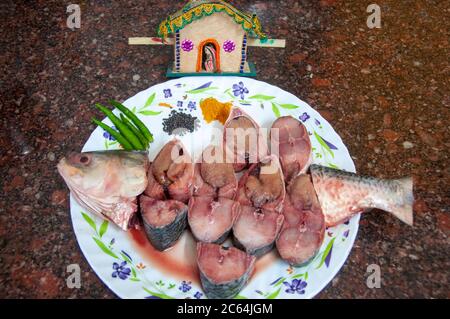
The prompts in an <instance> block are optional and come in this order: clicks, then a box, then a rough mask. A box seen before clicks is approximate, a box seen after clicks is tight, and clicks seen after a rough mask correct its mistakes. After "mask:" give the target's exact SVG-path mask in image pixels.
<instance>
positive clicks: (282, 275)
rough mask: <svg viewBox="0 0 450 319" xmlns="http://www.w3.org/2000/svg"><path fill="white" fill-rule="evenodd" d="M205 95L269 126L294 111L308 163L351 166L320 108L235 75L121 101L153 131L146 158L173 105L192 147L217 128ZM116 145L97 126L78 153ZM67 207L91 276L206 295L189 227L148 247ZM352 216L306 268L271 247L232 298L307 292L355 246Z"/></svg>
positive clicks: (124, 285)
mask: <svg viewBox="0 0 450 319" xmlns="http://www.w3.org/2000/svg"><path fill="white" fill-rule="evenodd" d="M247 92H248V93H247ZM241 93H242V94H243V95H241ZM211 96H212V97H215V98H216V99H218V100H219V101H221V102H228V101H233V103H234V105H235V106H240V107H241V108H242V109H243V110H244V111H245V112H247V113H248V114H249V115H250V116H252V117H253V118H254V119H255V120H256V121H257V122H258V123H259V124H260V125H261V126H262V127H270V126H271V124H272V122H273V121H274V120H275V119H276V117H277V115H278V116H279V115H292V116H294V117H296V118H298V119H300V120H301V121H302V122H303V124H304V125H305V126H306V128H307V129H308V132H309V133H310V137H311V143H312V146H313V153H314V160H313V161H314V163H317V164H322V165H328V166H336V167H338V168H340V169H344V170H347V171H351V172H354V171H355V166H354V164H353V161H352V159H351V157H350V155H349V153H348V151H347V148H346V147H345V145H344V144H343V143H342V140H341V139H340V137H339V136H338V135H337V134H336V132H335V131H334V130H333V128H332V127H331V126H330V124H329V123H328V122H327V121H326V120H325V119H324V118H322V117H321V116H320V114H319V113H318V112H316V111H315V110H314V109H312V108H311V107H310V106H309V105H308V104H306V103H305V102H303V101H301V100H299V99H298V98H297V97H295V96H294V95H292V94H290V93H288V92H286V91H283V90H281V89H280V88H277V87H275V86H272V85H269V84H267V83H264V82H261V81H256V80H253V79H248V78H239V77H186V78H181V79H176V80H171V81H168V82H165V83H161V84H158V85H155V86H153V87H151V88H149V89H147V90H145V91H142V92H140V93H138V94H136V95H135V96H133V97H131V98H129V99H128V100H127V101H125V102H124V105H125V106H127V107H129V108H130V109H134V111H135V112H136V114H137V115H138V116H139V117H140V119H141V120H142V121H144V123H145V124H146V125H147V126H148V128H149V129H150V130H151V132H152V133H153V135H154V137H155V142H154V143H153V144H151V149H150V154H149V156H150V159H151V160H153V158H154V157H155V156H156V154H157V153H158V151H159V150H160V149H161V147H162V146H163V145H164V144H165V143H166V142H168V141H169V140H170V139H171V138H173V137H174V136H173V135H172V136H169V135H168V134H167V133H165V132H164V131H163V129H162V128H163V126H162V121H163V119H165V118H168V116H169V113H170V112H171V111H173V110H177V111H183V112H185V113H189V114H191V115H192V116H196V117H197V119H198V128H197V130H196V131H194V132H193V133H188V134H184V135H183V136H181V137H180V136H177V137H178V138H179V139H180V140H181V141H182V142H183V143H184V144H185V145H186V146H187V147H188V148H190V149H191V152H195V154H199V152H201V148H202V145H203V146H204V145H206V144H207V143H208V142H209V140H210V135H211V131H212V128H213V127H215V128H220V127H221V125H220V123H218V122H213V123H211V124H207V123H206V122H205V121H204V120H203V116H202V112H201V109H200V106H199V104H200V101H201V100H202V99H205V98H207V97H211ZM161 103H164V104H161ZM162 105H166V106H162ZM167 105H171V106H173V108H172V109H171V108H168V107H167ZM104 122H105V123H107V124H108V125H111V122H109V120H108V119H105V121H104ZM105 136H106V137H105ZM200 141H201V142H202V143H199V142H200ZM117 147H118V146H117V143H115V142H114V141H111V140H110V139H108V138H107V134H105V132H104V131H103V130H102V129H100V128H97V129H96V130H94V132H93V133H92V134H91V136H90V138H89V140H88V141H87V142H86V144H85V146H84V148H83V151H92V150H104V149H116V148H117ZM70 211H71V216H72V222H73V226H74V230H75V234H76V237H77V240H78V243H79V245H80V248H81V250H82V251H83V254H84V255H85V256H86V259H87V260H88V262H89V264H90V265H91V267H92V268H93V269H94V271H95V272H96V273H97V275H98V276H99V277H100V278H101V279H102V280H103V282H104V283H105V284H106V285H107V286H108V287H109V288H110V289H111V290H112V291H113V292H114V293H115V294H117V295H118V296H119V297H121V298H205V296H204V293H203V291H202V288H201V286H200V284H199V280H198V274H197V270H196V267H195V253H194V251H193V240H192V237H191V235H190V233H189V232H188V231H186V232H185V234H184V235H183V237H182V238H181V240H180V241H179V242H178V243H177V244H176V246H175V247H174V248H173V249H171V250H170V251H169V252H164V253H159V252H156V251H155V250H153V249H152V248H151V246H150V244H149V243H148V241H147V240H146V238H145V235H143V233H142V232H140V231H132V232H124V231H122V230H120V229H119V228H118V227H116V226H115V225H113V224H109V223H108V222H106V221H103V220H102V219H101V218H98V217H97V216H95V215H92V214H90V213H87V212H85V211H84V210H83V209H82V208H81V207H80V206H79V205H78V204H77V203H76V201H75V200H74V199H73V197H71V199H70ZM358 222H359V215H357V216H355V217H353V218H352V219H351V220H350V221H349V222H348V223H346V224H342V225H339V226H337V227H332V228H329V229H327V231H326V235H325V239H324V242H323V244H322V247H321V248H320V252H319V254H318V255H317V256H316V257H315V258H314V259H313V261H311V262H310V263H309V264H308V265H306V266H304V267H300V268H292V267H289V266H288V264H287V263H285V262H284V261H282V260H281V259H280V258H279V257H278V255H277V253H276V252H275V251H272V252H271V253H270V254H268V255H266V256H264V257H262V258H261V259H260V260H258V262H257V264H256V271H255V274H254V275H253V276H252V278H251V280H250V282H249V283H248V285H247V286H246V287H245V289H244V290H242V291H241V292H240V294H239V295H238V297H237V298H269V299H270V298H312V297H313V296H315V295H316V294H317V293H319V292H320V291H321V290H322V289H323V288H324V287H325V286H326V285H327V284H328V283H329V282H330V281H331V280H332V279H333V277H334V276H335V275H336V273H337V272H338V271H339V269H340V268H341V267H342V265H343V264H344V262H345V260H346V259H347V256H348V254H349V253H350V250H351V248H352V246H353V242H354V240H355V237H356V234H357V231H358Z"/></svg>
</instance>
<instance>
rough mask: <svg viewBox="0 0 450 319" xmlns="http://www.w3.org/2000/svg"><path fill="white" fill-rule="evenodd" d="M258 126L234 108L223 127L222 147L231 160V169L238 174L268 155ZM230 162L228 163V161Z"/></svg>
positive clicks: (240, 110)
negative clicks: (223, 146)
mask: <svg viewBox="0 0 450 319" xmlns="http://www.w3.org/2000/svg"><path fill="white" fill-rule="evenodd" d="M263 133H264V132H263V130H261V129H260V127H259V125H258V124H257V123H256V122H255V121H254V120H253V119H252V118H251V117H250V116H249V115H248V114H247V113H245V112H244V111H242V109H240V108H238V107H235V108H233V109H232V110H231V112H230V115H229V117H228V119H227V121H226V122H225V125H224V132H223V134H224V135H223V136H224V145H225V148H226V150H227V152H228V153H229V154H227V156H229V157H231V158H232V159H233V161H232V162H233V167H234V170H235V171H236V172H240V171H242V170H243V169H245V168H247V167H248V166H249V165H251V164H254V163H258V162H259V160H260V158H262V157H264V156H266V155H267V154H268V147H267V142H266V140H267V136H266V135H264V134H263ZM228 162H230V161H228Z"/></svg>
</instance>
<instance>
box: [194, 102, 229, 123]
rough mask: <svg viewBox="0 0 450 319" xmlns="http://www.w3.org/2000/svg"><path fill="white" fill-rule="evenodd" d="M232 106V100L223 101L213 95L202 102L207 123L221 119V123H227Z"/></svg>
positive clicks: (201, 106) (201, 105)
mask: <svg viewBox="0 0 450 319" xmlns="http://www.w3.org/2000/svg"><path fill="white" fill-rule="evenodd" d="M232 106H233V103H231V102H226V103H222V102H219V101H217V100H216V99H215V98H213V97H209V98H207V99H205V100H202V101H201V102H200V108H201V109H202V113H203V118H204V119H205V121H206V123H211V122H212V121H219V122H220V123H222V124H225V121H226V120H227V119H228V116H229V115H230V111H231V107H232Z"/></svg>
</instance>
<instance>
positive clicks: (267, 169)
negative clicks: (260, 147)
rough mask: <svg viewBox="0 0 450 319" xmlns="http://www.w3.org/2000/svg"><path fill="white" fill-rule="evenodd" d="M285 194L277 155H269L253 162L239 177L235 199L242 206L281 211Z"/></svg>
mask: <svg viewBox="0 0 450 319" xmlns="http://www.w3.org/2000/svg"><path fill="white" fill-rule="evenodd" d="M285 195H286V190H285V186H284V178H283V173H282V171H281V167H280V162H279V161H278V157H276V156H275V155H269V156H267V157H265V158H263V159H262V160H261V162H260V163H256V164H253V165H252V166H251V167H250V168H249V169H248V171H247V172H246V173H245V174H244V175H243V176H242V177H241V179H240V180H239V186H238V193H237V196H236V200H237V201H238V202H239V203H240V204H241V205H244V206H253V207H256V208H261V209H265V210H271V211H275V212H281V209H282V207H283V201H284V197H285Z"/></svg>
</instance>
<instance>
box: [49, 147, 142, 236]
mask: <svg viewBox="0 0 450 319" xmlns="http://www.w3.org/2000/svg"><path fill="white" fill-rule="evenodd" d="M147 167H148V153H147V152H141V151H122V150H114V151H94V152H84V153H75V152H72V153H70V154H68V155H67V156H65V157H63V158H62V159H61V160H60V161H59V162H58V164H57V169H58V172H59V174H60V175H61V176H62V178H63V179H64V181H65V182H66V184H67V186H68V188H69V189H70V191H71V193H72V195H73V197H74V198H75V200H76V201H77V202H78V203H79V204H80V205H81V206H82V207H83V208H84V209H86V210H87V211H89V212H90V213H92V214H95V215H98V216H100V217H103V218H106V219H108V220H110V221H112V222H113V223H115V224H116V225H117V226H119V227H120V228H122V229H123V230H128V229H129V228H132V227H135V226H136V225H137V223H136V221H137V220H138V219H137V216H136V212H137V210H138V207H137V196H139V195H140V194H141V193H142V192H143V191H144V190H145V188H146V187H147V174H146V172H147ZM117 172H121V173H120V174H118V173H117Z"/></svg>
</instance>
